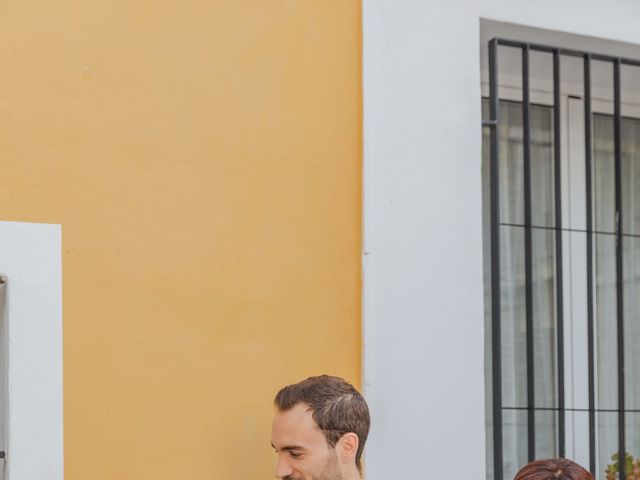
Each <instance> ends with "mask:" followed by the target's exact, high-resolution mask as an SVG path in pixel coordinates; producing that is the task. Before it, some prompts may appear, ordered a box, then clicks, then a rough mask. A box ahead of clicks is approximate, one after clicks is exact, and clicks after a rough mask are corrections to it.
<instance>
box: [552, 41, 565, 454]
mask: <svg viewBox="0 0 640 480" xmlns="http://www.w3.org/2000/svg"><path fill="white" fill-rule="evenodd" d="M560 146H561V145H560V52H559V51H558V50H557V49H556V50H554V52H553V161H554V167H555V172H554V177H555V185H554V186H555V210H556V211H555V214H556V231H555V234H556V315H557V323H556V329H557V341H558V343H557V352H558V353H557V355H558V456H559V457H564V456H565V410H564V408H565V404H564V299H563V274H562V197H561V195H562V188H561V187H562V168H561V167H562V165H561V158H560V153H561V150H560Z"/></svg>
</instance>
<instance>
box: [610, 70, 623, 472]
mask: <svg viewBox="0 0 640 480" xmlns="http://www.w3.org/2000/svg"><path fill="white" fill-rule="evenodd" d="M613 103H614V106H613V108H614V110H613V111H614V114H613V117H614V122H613V140H614V145H615V189H616V193H615V195H616V197H615V202H616V306H617V329H618V454H619V455H620V458H619V468H620V470H619V472H620V477H619V479H620V480H625V477H626V472H625V469H624V465H625V452H626V447H625V423H624V403H625V402H624V311H623V305H624V303H623V296H622V294H623V291H622V287H623V285H622V283H623V280H622V279H623V277H622V273H623V271H622V191H621V186H622V170H621V169H622V143H621V123H622V112H621V107H620V59H616V60H615V61H614V63H613Z"/></svg>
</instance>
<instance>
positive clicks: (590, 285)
mask: <svg viewBox="0 0 640 480" xmlns="http://www.w3.org/2000/svg"><path fill="white" fill-rule="evenodd" d="M499 46H502V47H510V48H514V49H519V50H520V51H521V54H522V56H521V66H522V146H523V170H524V175H523V177H524V178H523V179H524V188H523V192H524V197H525V198H524V225H523V229H524V254H525V265H524V270H525V280H524V282H525V285H526V288H525V298H526V301H525V317H526V322H525V325H526V328H525V334H526V354H525V356H526V407H525V408H523V409H522V410H523V411H525V412H526V424H527V443H528V449H527V453H528V460H529V461H531V460H534V459H535V458H536V436H535V417H536V415H537V414H538V412H539V411H540V410H553V411H554V412H555V413H556V414H557V417H556V419H557V420H556V421H557V423H556V425H557V430H556V432H557V438H556V444H555V445H556V455H557V456H560V457H563V456H565V444H566V438H565V437H566V431H565V416H566V412H567V411H569V410H571V409H569V408H566V407H565V378H564V368H565V365H564V363H565V358H564V343H565V339H564V338H563V336H564V319H563V312H564V307H563V298H564V297H563V280H562V276H563V258H562V253H563V235H562V233H563V224H562V212H563V210H562V204H561V199H562V195H561V181H562V179H561V174H562V169H561V133H560V128H561V117H560V113H561V93H560V80H561V78H560V76H561V62H560V60H561V56H570V57H578V58H580V59H582V62H583V73H584V79H583V82H584V84H583V88H584V97H583V98H584V126H583V128H584V138H585V150H584V152H585V154H584V157H585V158H584V162H585V177H586V186H585V192H586V199H585V205H586V252H587V255H586V259H585V262H586V273H587V275H586V276H587V278H586V287H587V292H586V298H587V302H588V305H587V306H586V317H587V318H585V319H584V321H585V322H586V323H587V341H588V345H587V349H586V350H587V355H588V359H587V365H588V367H587V368H588V409H586V410H587V413H588V431H589V442H588V443H589V465H588V466H586V467H588V468H589V469H590V470H591V472H592V473H594V474H595V473H596V468H598V469H600V468H601V467H602V466H601V465H599V466H596V413H597V412H599V411H604V410H599V409H597V408H596V385H595V380H594V375H595V373H594V371H595V368H596V367H595V364H594V357H595V355H596V352H594V280H593V279H594V265H593V262H594V260H593V257H594V225H593V208H594V203H593V202H594V199H593V198H592V197H593V194H592V192H593V175H592V172H593V112H592V101H591V65H592V62H593V61H600V62H608V63H609V64H610V66H611V70H610V71H611V76H612V79H613V119H612V120H613V144H614V164H615V167H614V172H615V180H614V191H615V283H616V288H615V292H616V311H617V313H616V317H617V318H616V319H615V321H616V326H617V402H618V405H617V408H616V409H609V410H607V411H608V412H611V413H613V414H617V423H618V462H619V464H618V473H617V475H618V478H619V480H625V477H626V475H625V453H626V447H625V414H626V413H628V412H627V411H626V410H625V374H624V371H625V351H624V346H625V344H624V307H623V294H624V288H623V282H624V280H623V279H624V276H623V273H624V272H623V269H624V262H623V242H622V226H623V222H624V220H625V216H624V215H625V212H623V210H622V196H621V182H622V178H621V177H622V171H621V156H622V150H621V123H622V111H621V85H620V69H621V66H622V65H629V66H634V67H640V61H637V60H632V59H628V58H619V57H615V56H607V55H602V54H598V53H590V52H584V51H576V50H568V49H564V48H558V47H552V46H547V45H540V44H532V43H525V42H519V41H513V40H508V39H502V38H494V39H492V40H490V42H489V45H488V47H489V48H488V52H489V119H488V120H485V121H483V127H485V128H487V129H488V130H489V148H490V162H489V183H490V194H489V196H490V199H489V205H490V239H491V240H490V258H491V263H490V272H491V273H490V291H491V322H490V327H491V337H490V338H491V375H492V379H491V382H492V384H491V395H492V415H493V427H492V451H493V462H492V463H493V474H494V479H495V480H503V477H504V469H503V412H504V411H505V408H509V407H508V406H505V405H503V402H502V388H503V384H502V353H501V332H502V329H501V305H502V303H501V302H502V300H501V281H502V279H501V265H500V261H501V257H500V254H501V244H500V227H501V217H500V205H501V204H500V188H499V186H500V171H499V168H500V133H499V127H500V122H501V120H500V104H501V102H502V100H501V99H500V92H499V86H498V85H499V83H498V75H499V70H498V65H499V58H498V51H499V48H498V47H499ZM533 51H536V52H544V53H547V54H550V55H551V56H552V58H553V63H552V69H553V70H552V71H553V105H552V117H553V122H552V124H553V149H552V161H553V177H554V180H553V181H554V184H555V185H554V195H555V198H554V204H555V205H554V208H555V219H554V223H555V225H554V226H553V227H551V228H550V229H551V230H552V231H553V232H554V233H555V235H554V237H555V279H556V281H555V303H556V305H555V312H556V319H555V321H556V343H555V348H556V352H555V355H556V357H555V358H556V367H557V372H556V376H555V381H556V382H557V386H556V388H557V390H556V391H557V403H556V405H554V406H550V407H547V408H536V406H535V400H534V398H535V388H536V385H535V382H534V363H535V362H534V357H533V356H534V335H533V331H534V324H533V322H534V315H533V307H532V304H533V292H532V288H533V287H532V273H531V272H532V269H533V265H532V258H533V257H532V231H533V227H532V218H531V217H532V202H531V199H532V179H531V162H532V158H531V152H532V146H531V142H532V139H531V124H530V118H531V111H532V103H531V100H530V84H529V82H530V72H529V66H530V55H531V52H533ZM595 233H597V232H595ZM583 410H584V409H583ZM601 473H603V472H601Z"/></svg>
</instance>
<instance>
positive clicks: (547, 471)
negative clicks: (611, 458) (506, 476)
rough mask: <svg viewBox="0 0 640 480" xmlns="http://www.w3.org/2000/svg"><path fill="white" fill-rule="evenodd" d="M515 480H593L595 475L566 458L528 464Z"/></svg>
mask: <svg viewBox="0 0 640 480" xmlns="http://www.w3.org/2000/svg"><path fill="white" fill-rule="evenodd" d="M514 480H593V475H591V473H590V472H588V471H587V470H586V469H584V468H582V467H581V466H580V465H578V464H577V463H575V462H572V461H571V460H568V459H566V458H547V459H544V460H536V461H533V462H531V463H528V464H527V465H525V466H524V467H522V468H521V469H520V471H519V472H518V473H516V476H515V477H514Z"/></svg>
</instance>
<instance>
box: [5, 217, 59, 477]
mask: <svg viewBox="0 0 640 480" xmlns="http://www.w3.org/2000/svg"><path fill="white" fill-rule="evenodd" d="M60 242H61V231H60V226H59V225H44V224H27V223H14V222H0V275H5V276H6V277H7V284H6V292H5V293H6V305H5V309H4V312H3V313H4V315H0V317H1V318H2V322H3V326H2V328H1V329H0V335H2V338H0V345H2V346H3V347H2V348H3V349H8V351H5V352H3V353H5V354H7V358H8V378H7V387H8V388H7V390H6V391H5V392H4V393H5V395H4V397H5V399H4V400H3V402H5V404H4V405H3V406H4V407H8V408H7V409H6V410H5V412H6V416H5V420H6V426H7V429H6V430H7V431H6V435H5V438H4V439H2V440H1V441H2V442H5V443H4V444H3V445H2V446H3V447H5V446H6V448H7V460H6V462H4V463H0V467H2V468H1V469H0V471H2V474H4V475H5V477H4V479H6V480H62V478H63V455H62V452H63V450H62V448H63V437H62V284H61V281H62V277H61V250H60V245H61V243H60ZM7 400H8V405H7V404H6V402H7ZM7 410H8V412H7ZM0 462H2V461H1V460H0ZM0 478H3V477H2V476H1V474H0Z"/></svg>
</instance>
